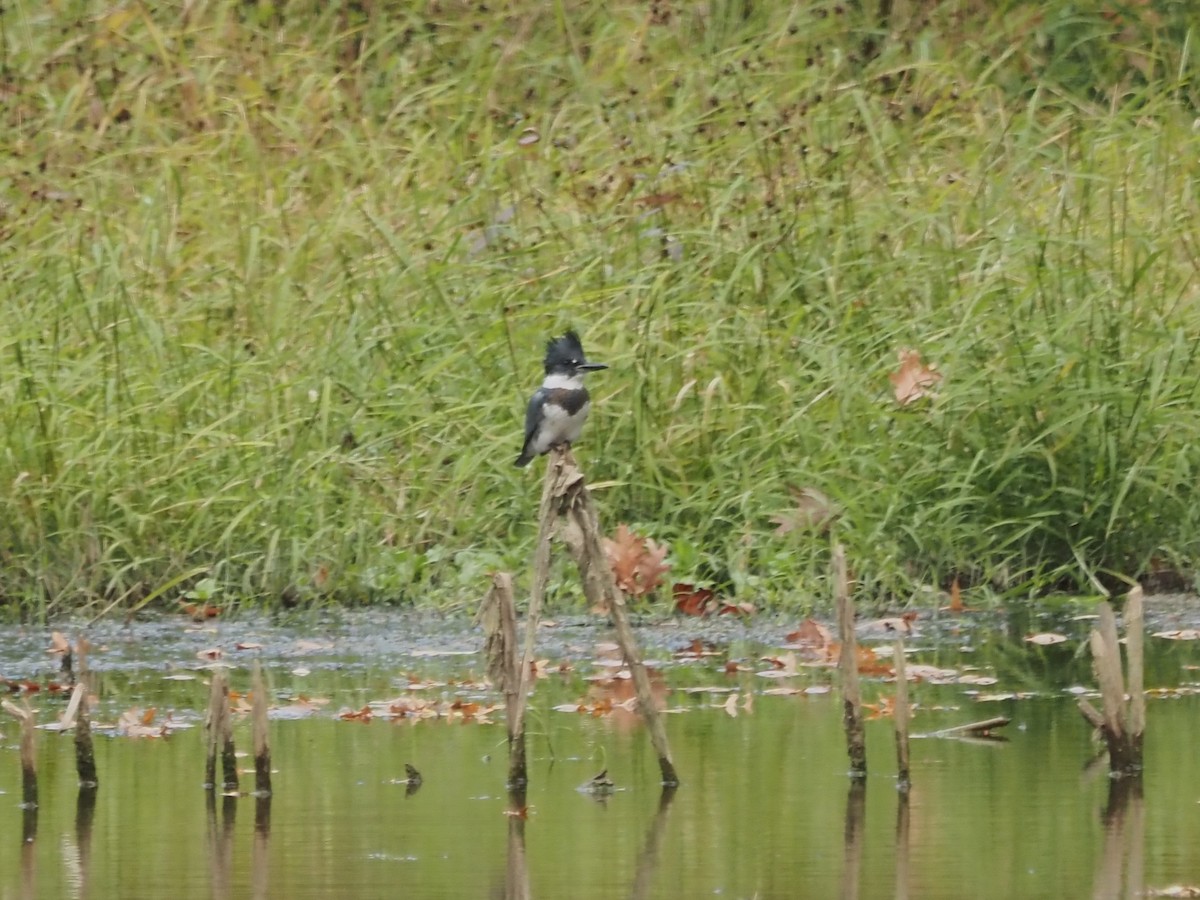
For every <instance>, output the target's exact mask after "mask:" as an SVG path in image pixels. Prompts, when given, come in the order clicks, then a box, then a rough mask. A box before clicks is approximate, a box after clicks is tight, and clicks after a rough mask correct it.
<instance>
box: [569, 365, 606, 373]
mask: <svg viewBox="0 0 1200 900" xmlns="http://www.w3.org/2000/svg"><path fill="white" fill-rule="evenodd" d="M576 368H578V369H582V370H583V371H585V372H599V371H600V370H601V369H607V368H608V366H606V365H605V364H604V363H581V364H580V365H578V366H576Z"/></svg>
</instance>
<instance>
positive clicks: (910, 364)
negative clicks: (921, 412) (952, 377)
mask: <svg viewBox="0 0 1200 900" xmlns="http://www.w3.org/2000/svg"><path fill="white" fill-rule="evenodd" d="M898 355H899V357H900V368H899V369H897V370H896V371H895V372H891V373H890V374H889V375H888V379H889V380H890V381H891V382H892V392H893V393H894V394H895V395H896V402H897V403H899V404H900V405H901V406H908V405H909V404H910V403H915V402H917V401H918V400H920V399H921V398H922V397H932V396H933V395H934V388H936V387H937V385H938V383H939V382H941V380H942V373H941V372H938V371H936V370H935V369H934V368H932V367H931V366H927V365H925V364H924V363H923V362H921V354H920V353H919V352H917V351H916V350H909V349H907V348H906V349H902V350H901V351H900V352H899V354H898Z"/></svg>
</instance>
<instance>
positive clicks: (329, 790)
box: [0, 617, 1200, 900]
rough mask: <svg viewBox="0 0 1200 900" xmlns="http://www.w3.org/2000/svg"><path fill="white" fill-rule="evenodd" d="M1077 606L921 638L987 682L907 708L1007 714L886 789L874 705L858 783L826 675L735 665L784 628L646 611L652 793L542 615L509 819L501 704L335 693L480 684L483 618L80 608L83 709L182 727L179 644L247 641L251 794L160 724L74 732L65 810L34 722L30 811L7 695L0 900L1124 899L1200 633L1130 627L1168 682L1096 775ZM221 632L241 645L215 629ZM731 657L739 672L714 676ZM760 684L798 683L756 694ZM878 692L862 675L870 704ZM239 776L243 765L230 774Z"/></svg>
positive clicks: (1188, 821) (1175, 770)
mask: <svg viewBox="0 0 1200 900" xmlns="http://www.w3.org/2000/svg"><path fill="white" fill-rule="evenodd" d="M793 624H794V623H793ZM1086 624H1087V623H1082V624H1077V625H1071V624H1067V625H1066V626H1063V627H1064V630H1066V629H1073V630H1066V633H1068V635H1069V636H1070V638H1071V640H1069V641H1068V642H1066V643H1064V644H1061V645H1058V646H1049V647H1039V646H1034V645H1030V644H1027V643H1025V642H1024V641H1022V640H1020V638H1019V635H1014V634H1013V629H1012V628H1011V627H1010V628H1008V629H1007V630H1006V629H1004V628H1001V629H1000V630H998V631H992V630H990V629H989V630H987V631H985V630H983V629H982V627H980V628H978V629H976V630H974V631H972V632H970V633H964V631H963V630H962V629H961V628H957V627H955V628H953V629H950V630H948V631H947V630H945V629H941V630H937V631H936V633H931V634H930V635H929V636H928V637H923V638H922V637H918V638H915V639H914V640H913V641H912V643H913V644H914V646H915V652H913V653H912V654H911V656H910V661H911V662H912V663H930V664H934V665H937V666H940V667H946V668H952V669H955V670H956V671H958V672H960V673H971V674H973V675H974V676H976V677H975V678H972V679H970V680H973V681H977V680H979V679H980V678H983V679H984V680H986V679H988V678H991V677H995V678H996V684H994V685H987V684H984V685H979V684H964V683H961V682H959V681H957V680H955V682H954V683H950V684H931V683H929V682H928V681H925V682H920V683H915V684H913V685H912V686H911V688H910V696H911V699H912V700H913V701H914V702H916V703H917V704H918V708H917V711H916V714H915V718H914V722H913V729H914V731H915V732H918V733H925V734H928V733H931V732H935V731H938V730H939V729H942V728H946V727H949V726H952V725H957V724H961V723H965V722H970V721H976V720H979V719H985V718H988V717H991V716H995V715H1004V716H1010V717H1011V718H1012V723H1011V724H1010V725H1009V726H1008V727H1007V728H1006V729H1005V730H1004V732H1003V733H1004V736H1005V738H1006V740H1002V741H964V740H953V739H948V738H944V737H932V736H931V737H920V738H917V739H914V741H913V744H912V780H913V787H912V790H911V792H910V793H909V795H908V796H907V798H905V797H904V795H902V794H901V793H900V792H898V791H897V789H896V785H895V779H894V772H895V759H894V750H893V739H892V722H891V719H890V718H888V717H886V716H881V717H880V718H877V719H873V720H870V721H869V722H868V723H867V742H868V755H869V766H870V772H871V774H870V776H869V777H868V778H867V780H866V783H865V785H864V786H863V788H862V789H861V790H855V789H853V788H852V787H851V784H850V781H849V779H848V778H847V776H846V769H847V761H846V753H845V745H844V742H843V736H842V731H841V719H840V703H839V701H838V699H837V695H836V690H834V691H831V692H828V693H819V691H821V690H823V689H824V687H825V686H827V685H830V684H832V683H833V676H832V673H831V671H830V670H828V669H826V668H820V667H812V668H809V667H803V666H802V667H800V668H799V671H798V674H797V675H795V676H790V677H787V678H767V677H764V676H762V675H760V674H758V673H759V672H761V671H769V670H770V669H771V665H770V664H768V663H765V662H764V661H762V660H761V657H762V656H764V655H767V656H775V657H777V658H778V657H780V656H781V655H783V654H785V653H786V652H787V651H785V650H782V649H780V647H779V645H780V644H782V643H783V642H784V639H783V634H784V633H785V632H786V630H787V627H786V626H785V625H783V624H780V625H778V626H774V625H771V624H769V623H768V624H762V625H759V626H757V627H756V628H757V630H754V631H739V630H738V628H739V626H738V625H737V624H736V623H731V624H722V625H721V626H720V627H721V628H723V629H724V631H722V632H721V633H718V634H705V635H704V637H705V639H706V640H708V641H710V642H711V643H712V644H713V645H714V646H716V647H717V648H718V649H717V655H714V656H700V657H693V658H684V659H679V658H676V657H674V656H673V654H672V650H673V649H678V648H679V647H684V646H687V645H688V644H689V642H690V638H689V637H688V636H689V635H690V634H691V633H692V630H695V628H694V626H692V625H691V624H690V623H676V624H672V625H671V626H669V627H667V628H665V629H658V630H657V631H655V630H647V631H645V632H643V634H644V635H646V643H647V645H648V651H647V654H648V656H650V657H652V658H655V659H657V660H658V668H659V671H660V672H661V675H662V679H663V682H662V683H663V684H664V686H667V687H669V688H670V690H669V692H667V693H666V694H665V702H666V704H667V706H668V708H669V709H670V710H672V712H671V714H669V715H668V716H667V719H666V722H667V728H668V734H669V736H670V740H671V744H672V750H673V753H674V756H675V763H676V768H677V769H678V771H679V774H680V777H681V779H682V781H683V784H682V786H681V787H680V788H679V789H678V790H677V791H674V792H672V793H663V791H662V790H661V789H660V786H659V784H658V765H657V761H656V759H655V757H654V754H653V752H652V749H651V747H650V746H649V741H648V739H647V737H646V734H645V733H644V731H643V729H642V728H641V727H640V725H639V724H638V721H637V719H636V717H635V716H633V715H632V714H629V713H627V712H625V711H623V710H621V709H620V708H619V707H618V709H617V710H616V712H613V713H606V714H603V715H591V714H582V713H579V712H564V711H560V710H556V709H555V708H554V707H556V706H560V705H570V704H573V703H577V702H579V701H581V700H585V701H586V702H587V703H589V704H590V703H594V702H595V701H596V700H597V698H599V699H600V701H601V703H604V701H605V699H606V698H607V699H608V700H612V699H615V700H617V701H618V703H619V701H620V700H621V699H622V698H623V696H624V694H623V693H622V689H621V687H620V685H619V683H618V684H617V685H616V686H614V685H613V684H606V683H604V682H597V681H589V680H588V679H589V678H593V677H599V676H603V675H604V673H605V672H606V670H607V669H608V667H607V666H606V665H605V663H606V659H605V655H606V652H607V651H606V650H605V649H604V648H603V647H602V646H600V647H599V648H598V644H599V643H600V642H603V641H604V640H606V635H605V633H604V631H603V629H597V628H594V627H580V628H569V627H560V628H559V629H557V630H555V629H549V630H548V631H547V642H546V645H545V650H546V655H547V657H548V658H549V659H550V660H551V666H550V668H552V669H553V668H556V667H557V666H558V665H559V663H560V662H563V661H566V662H569V664H570V670H569V671H567V672H564V673H558V672H555V673H554V674H552V675H550V676H548V677H546V678H543V679H541V680H540V681H539V682H538V684H537V688H536V692H535V694H534V697H533V699H532V702H531V707H530V713H529V723H530V756H531V759H530V779H531V784H530V787H529V790H528V794H527V797H526V802H527V818H524V819H522V818H519V817H515V816H510V815H506V810H509V809H510V806H511V804H510V799H509V797H508V795H507V794H506V792H505V788H504V780H505V774H506V749H505V738H504V725H503V717H502V713H501V711H500V710H497V711H496V712H495V713H494V714H493V715H492V716H491V719H492V720H494V721H492V722H490V723H489V722H488V721H486V720H484V721H479V720H478V719H477V718H468V719H466V720H464V719H463V718H462V717H460V716H456V717H454V718H436V719H435V718H430V719H413V718H404V719H400V720H396V721H387V720H385V719H383V718H379V717H376V718H375V719H374V720H372V721H370V722H362V721H354V720H345V719H339V718H338V717H337V716H338V712H339V711H343V710H357V709H361V708H362V707H363V706H364V705H366V704H368V703H369V702H370V701H378V700H387V699H389V698H397V697H408V698H414V697H421V698H424V700H426V701H428V702H430V703H432V704H434V705H438V704H443V705H444V704H445V703H446V702H447V701H450V700H454V699H462V700H464V701H466V702H481V703H483V704H485V705H491V704H492V703H495V702H498V699H497V698H496V697H495V696H494V694H492V693H491V692H489V691H487V690H486V689H484V688H483V687H482V686H481V685H479V684H478V680H479V677H480V674H479V673H480V672H481V670H482V668H483V666H482V660H481V658H480V657H479V656H478V655H473V654H471V651H473V650H476V649H478V646H479V645H480V643H481V639H480V637H479V635H477V634H475V633H474V632H473V631H472V630H471V629H470V628H469V627H457V628H453V627H452V628H447V627H444V626H438V627H436V628H434V629H432V630H431V629H422V628H413V627H412V626H411V623H410V622H406V620H404V619H402V618H395V619H394V620H392V619H389V618H387V617H373V618H364V619H360V620H356V621H347V620H339V621H337V622H334V623H328V622H326V623H322V624H320V625H319V626H314V625H312V624H307V625H294V626H291V627H283V626H277V625H271V624H268V623H262V622H258V623H254V622H241V623H236V622H235V623H223V624H221V625H220V626H213V625H206V626H193V625H192V624H191V623H189V622H186V621H182V622H176V621H174V620H170V621H168V620H162V621H159V622H155V623H151V624H147V625H139V626H137V627H135V628H133V629H121V628H119V627H117V626H112V625H110V626H103V627H101V628H96V629H92V631H91V632H90V636H91V639H92V641H93V643H94V644H95V648H94V650H93V652H92V654H91V658H90V663H91V666H92V669H93V676H92V677H93V679H94V682H95V683H94V687H95V693H96V695H97V697H98V701H99V705H98V707H97V708H96V710H95V712H94V713H93V717H94V719H95V720H96V721H97V722H98V723H104V722H114V721H116V719H117V718H118V716H119V715H120V714H121V713H122V712H124V711H126V710H128V709H130V708H134V707H137V708H143V709H144V708H146V707H149V706H153V707H155V708H156V709H157V713H156V714H155V715H156V718H155V721H156V722H162V721H164V718H165V716H166V715H167V714H168V711H169V713H170V716H171V721H172V722H173V723H177V724H181V725H193V726H195V725H197V724H198V720H199V713H200V711H201V710H203V709H204V707H205V704H206V688H205V681H206V679H207V677H208V675H209V670H208V669H207V668H206V667H207V666H210V665H212V663H211V662H210V661H208V660H206V659H201V658H199V657H198V656H197V653H198V652H202V651H204V650H207V649H210V648H214V647H216V648H221V649H222V650H223V658H222V660H220V662H221V663H227V664H229V665H232V666H234V668H233V669H232V670H231V678H232V680H233V683H234V687H235V688H238V689H245V687H246V686H247V684H248V680H249V678H248V675H247V670H246V665H247V663H248V661H249V659H250V658H252V657H254V656H261V657H262V659H263V661H264V663H265V665H266V672H267V677H268V682H269V690H270V694H271V699H272V702H273V704H275V705H276V706H277V709H276V711H275V713H274V719H273V722H272V726H271V728H272V733H271V737H272V754H273V764H274V768H275V770H276V771H275V775H274V796H273V798H272V799H271V800H270V801H269V802H265V801H259V800H256V799H255V798H253V797H248V796H243V797H240V798H224V797H216V798H215V799H214V798H212V796H211V792H206V791H204V790H203V788H202V785H201V782H202V780H203V772H204V741H203V735H202V730H201V729H200V728H199V727H191V728H181V729H179V730H176V731H173V732H172V733H171V734H169V736H167V737H163V738H156V739H146V738H142V739H135V738H130V737H123V736H104V735H102V734H99V733H98V734H97V740H96V761H97V766H98V770H99V773H100V778H101V782H102V783H101V787H100V789H99V791H98V792H97V793H96V795H95V797H94V805H89V804H88V803H86V802H84V801H82V800H81V799H80V797H79V792H78V790H77V782H76V775H75V768H74V748H73V744H72V742H71V739H70V737H69V736H68V735H60V734H56V733H54V732H50V731H43V732H39V749H38V765H39V787H40V798H41V805H40V807H39V809H38V810H37V811H36V816H34V814H32V813H30V812H28V811H25V810H22V809H21V808H20V806H19V803H20V799H21V781H20V770H19V765H18V754H17V746H16V745H17V739H18V734H17V728H16V726H15V724H14V723H13V721H12V720H11V719H10V718H8V717H5V721H3V722H2V723H0V734H2V735H3V738H2V739H0V900H8V898H31V897H39V898H40V897H47V898H51V897H52V898H60V897H97V898H107V897H119V898H140V897H145V898H158V897H166V896H170V897H176V898H192V897H197V898H199V897H204V898H240V897H254V898H258V897H272V898H343V897H362V898H374V897H393V896H406V897H422V898H424V897H429V898H441V897H446V898H475V897H498V898H500V897H503V898H518V897H520V898H563V897H571V898H613V897H633V898H681V897H687V898H691V897H723V898H783V897H788V898H794V897H815V898H827V897H863V898H871V897H913V898H964V897H970V898H997V900H1001V898H1003V900H1011V898H1018V897H1019V898H1041V897H1045V898H1064V897H1066V898H1069V897H1114V898H1115V897H1135V896H1143V893H1142V891H1143V890H1144V889H1165V888H1168V887H1170V886H1172V885H1196V884H1200V762H1198V760H1197V756H1196V752H1195V746H1194V743H1193V740H1194V734H1195V723H1196V721H1197V716H1198V714H1200V700H1198V699H1197V697H1196V696H1195V695H1194V693H1193V690H1192V688H1193V685H1194V682H1195V681H1196V680H1197V678H1196V672H1195V671H1194V669H1193V668H1192V667H1194V666H1196V665H1197V663H1198V662H1200V654H1197V653H1196V652H1195V651H1194V649H1193V647H1194V645H1191V644H1184V643H1182V642H1170V641H1161V640H1160V641H1153V640H1152V641H1151V644H1150V646H1151V648H1152V649H1153V653H1152V656H1151V659H1150V662H1149V665H1148V672H1147V680H1148V683H1149V686H1150V687H1156V686H1157V687H1164V688H1171V689H1178V690H1172V691H1170V692H1165V693H1164V694H1163V695H1162V696H1156V697H1155V698H1154V699H1152V700H1151V701H1150V704H1149V722H1148V730H1147V734H1148V738H1147V741H1146V774H1145V777H1144V779H1143V782H1142V784H1140V785H1134V786H1133V788H1132V789H1131V790H1129V791H1127V792H1113V791H1112V790H1110V782H1109V779H1108V778H1107V775H1106V770H1105V767H1104V766H1103V765H1100V766H1093V767H1090V768H1089V766H1088V763H1089V760H1091V759H1092V757H1093V756H1094V754H1095V751H1096V746H1095V745H1094V743H1093V741H1092V737H1091V734H1090V730H1089V728H1088V727H1087V726H1086V725H1085V724H1084V722H1083V720H1082V719H1081V717H1080V715H1079V714H1078V712H1077V711H1076V709H1075V697H1074V694H1073V693H1072V692H1071V691H1072V689H1076V690H1077V689H1078V686H1079V685H1090V684H1091V679H1090V675H1089V674H1088V672H1087V665H1086V660H1085V659H1084V658H1083V655H1082V654H1080V653H1079V650H1078V646H1079V643H1080V641H1079V638H1080V637H1081V636H1082V634H1083V628H1085V627H1086ZM1026 627H1027V623H1021V624H1020V626H1019V627H1018V628H1017V629H1016V631H1017V632H1021V631H1024V630H1025V628H1026ZM689 629H691V630H689ZM550 632H554V633H553V634H551V633H550ZM314 635H316V636H315V637H314ZM398 635H404V636H403V637H399V636H398ZM238 643H241V644H258V643H261V644H262V645H263V646H262V648H261V649H259V648H250V649H247V650H241V651H239V650H237V649H236V647H237V644H238ZM48 644H49V631H48V630H46V631H29V632H26V633H23V634H18V635H15V636H13V637H11V638H10V639H7V640H6V641H5V642H4V644H3V646H2V647H0V675H2V676H4V677H5V678H8V679H13V680H17V679H32V680H34V681H38V682H40V683H41V684H43V685H45V683H46V681H47V680H48V679H50V678H52V677H53V671H54V666H55V663H54V660H53V659H52V658H51V657H49V656H48V655H47V654H46V653H45V652H44V650H45V647H46V646H48ZM431 654H435V655H431ZM436 654H446V655H436ZM460 654H461V655H460ZM731 657H732V658H733V659H735V660H737V661H740V662H741V663H742V666H743V668H744V669H745V671H739V672H736V673H732V674H730V673H726V672H725V664H726V661H727V659H729V658H731ZM437 682H455V683H444V684H438V683H437ZM783 685H789V686H794V687H799V688H807V687H811V688H813V689H814V691H817V692H815V693H807V694H806V693H800V694H792V695H777V694H771V693H764V692H765V691H768V690H770V689H773V688H778V687H780V686H783ZM696 688H705V689H708V690H691V689H696ZM892 691H893V686H892V685H890V684H887V683H885V682H884V681H883V680H882V679H868V680H867V681H866V683H865V685H864V699H865V700H866V701H867V702H875V701H878V700H879V699H880V698H884V697H887V696H890V695H891V693H892ZM614 692H615V697H614ZM733 695H736V698H735V699H733V700H730V697H731V696H733ZM989 695H990V696H989ZM1003 695H1015V696H1009V697H1008V698H1006V699H1003V698H1002V697H1003ZM980 697H982V698H983V699H979V698H980ZM992 698H995V699H992ZM29 699H30V700H31V701H32V703H33V705H34V707H35V708H36V709H37V710H38V721H39V722H41V723H48V722H52V721H53V720H54V719H55V717H56V716H57V715H58V713H60V712H61V710H62V707H64V706H65V699H64V698H63V697H62V696H61V695H52V694H50V693H48V692H46V691H44V690H43V691H42V692H39V693H37V694H33V695H30V697H29ZM320 701H328V702H324V703H323V702H320ZM378 708H382V707H378ZM605 708H606V706H605ZM248 728H249V725H248V723H245V722H239V724H238V725H237V726H236V730H235V737H236V739H237V741H238V744H239V747H248V745H249V732H248ZM406 763H409V764H411V765H413V766H415V767H416V768H417V769H418V770H419V771H420V772H421V775H422V777H423V781H422V783H421V785H420V786H419V787H417V788H415V789H414V788H413V787H411V786H409V785H406V784H405V783H404V779H405V764H406ZM245 765H247V766H250V765H251V761H250V760H249V759H246V760H245ZM602 769H607V771H608V773H609V776H610V777H611V778H612V780H613V781H614V782H615V790H614V791H613V792H612V793H611V794H609V795H606V796H596V795H594V794H590V793H586V792H583V791H580V790H579V789H578V788H579V787H580V786H581V785H583V784H584V783H586V782H587V781H588V780H589V779H590V778H591V777H592V776H594V775H596V774H597V773H598V772H599V771H600V770H602ZM252 781H253V778H252V776H250V777H244V778H243V786H244V787H247V788H248V787H249V785H250V784H251V783H252ZM23 832H24V833H23Z"/></svg>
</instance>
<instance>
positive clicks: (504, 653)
mask: <svg viewBox="0 0 1200 900" xmlns="http://www.w3.org/2000/svg"><path fill="white" fill-rule="evenodd" d="M476 619H477V621H479V622H480V623H482V625H483V632H484V636H485V637H484V657H485V659H486V660H487V671H488V678H490V679H491V681H492V684H493V686H495V688H496V689H497V690H499V691H501V692H502V693H503V694H504V709H505V713H506V716H505V719H506V722H507V727H508V746H509V763H510V767H509V779H510V781H511V780H512V779H513V777H514V776H517V775H519V774H522V773H518V772H516V771H515V768H516V767H515V766H514V765H513V763H514V762H516V760H515V757H516V756H517V754H516V753H515V752H514V748H517V747H520V749H521V754H520V755H521V756H522V757H524V744H525V738H524V735H521V737H520V739H518V738H517V734H516V730H515V729H516V727H517V725H518V721H517V719H518V713H517V707H518V706H519V705H520V704H521V700H520V697H521V670H520V668H519V666H520V663H519V662H518V661H517V609H516V601H515V600H514V599H513V583H512V576H511V575H510V574H508V573H507V572H496V573H494V574H493V575H492V586H491V587H490V588H488V592H487V595H486V596H485V597H484V598H483V603H482V605H481V606H480V607H479V615H478V616H477V617H476ZM524 767H525V763H524V759H523V758H522V759H521V760H520V768H521V769H522V770H524ZM410 786H411V785H410Z"/></svg>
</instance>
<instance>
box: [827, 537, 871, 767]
mask: <svg viewBox="0 0 1200 900" xmlns="http://www.w3.org/2000/svg"><path fill="white" fill-rule="evenodd" d="M833 589H834V592H835V596H836V600H837V616H838V638H839V640H840V641H841V642H842V655H841V657H840V658H839V659H838V669H839V671H840V672H841V675H842V725H843V727H844V728H845V730H846V751H847V753H848V754H849V756H850V777H851V778H856V779H858V778H866V776H867V742H866V737H865V735H864V734H863V718H862V694H861V693H860V692H859V687H858V642H857V639H856V637H855V634H854V599H853V598H852V597H851V596H850V578H849V575H848V574H847V571H846V548H845V547H843V546H842V545H841V544H838V545H837V546H836V547H834V548H833Z"/></svg>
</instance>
